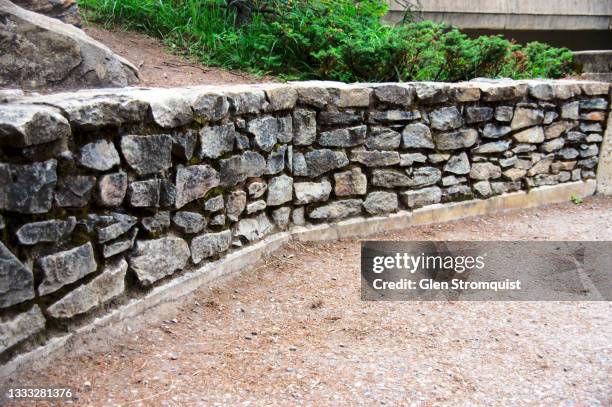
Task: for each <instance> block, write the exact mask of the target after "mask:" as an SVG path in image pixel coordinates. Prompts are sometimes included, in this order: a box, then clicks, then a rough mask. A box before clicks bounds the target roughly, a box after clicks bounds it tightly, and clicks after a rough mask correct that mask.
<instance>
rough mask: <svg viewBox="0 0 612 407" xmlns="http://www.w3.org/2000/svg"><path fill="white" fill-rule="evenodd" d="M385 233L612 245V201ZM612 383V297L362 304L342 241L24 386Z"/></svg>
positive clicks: (517, 393) (191, 402)
mask: <svg viewBox="0 0 612 407" xmlns="http://www.w3.org/2000/svg"><path fill="white" fill-rule="evenodd" d="M376 238H379V239H393V240H410V239H415V240H417V239H424V240H427V239H432V240H433V239H441V240H442V239H456V240H461V239H478V240H495V239H517V240H547V239H550V240H612V199H604V198H597V199H589V200H586V201H585V203H583V204H582V205H579V206H576V205H573V204H571V203H567V204H561V205H556V206H550V207H546V208H540V209H536V210H529V211H518V212H512V213H507V214H501V215H496V216H487V217H481V218H475V219H470V220H464V221H457V222H451V223H447V224H441V225H432V226H423V227H415V228H410V229H406V230H404V231H401V232H398V233H389V234H383V235H380V236H376ZM611 377H612V304H610V303H587V302H582V303H569V302H567V303H552V302H548V303H535V302H530V303H518V302H514V303H508V302H506V303H504V302H496V303H490V302H488V303H477V302H472V303H468V302H456V303H417V302H405V303H397V302H396V303H390V302H375V303H371V302H367V303H366V302H362V301H360V299H359V240H358V239H346V240H342V241H338V242H330V243H316V244H298V243H293V244H291V245H290V246H288V247H287V248H286V249H283V250H282V251H280V252H278V253H277V254H276V255H275V256H274V257H273V258H271V259H269V261H268V262H267V263H266V264H265V265H263V266H262V267H259V268H257V269H255V270H244V273H243V274H242V277H241V278H240V279H234V280H233V281H230V282H228V283H226V284H225V285H224V286H222V287H221V288H218V289H214V290H213V292H212V293H210V292H208V293H207V292H204V291H202V292H198V293H197V294H196V295H195V296H194V298H193V299H190V300H188V301H187V302H186V303H185V304H184V305H183V306H182V307H181V309H180V310H179V311H178V312H177V313H176V315H175V317H174V318H173V319H171V320H168V321H165V322H163V323H155V324H153V323H151V324H149V326H148V327H147V328H146V329H144V330H142V331H140V332H139V333H137V334H134V335H131V336H124V337H116V338H114V339H113V340H112V341H109V347H108V349H106V350H104V349H98V350H95V351H90V352H88V353H86V354H85V355H83V356H80V357H74V358H71V359H67V360H62V361H58V362H56V363H54V364H53V367H52V368H49V369H47V370H46V371H44V372H41V373H35V374H30V375H29V376H28V377H26V378H22V379H18V380H19V382H20V383H30V384H33V383H36V384H55V385H60V384H61V385H69V386H73V387H74V388H76V389H77V391H78V392H79V400H78V404H83V405H92V406H105V405H136V406H137V405H143V406H145V405H146V406H148V405H156V406H157V405H159V406H196V405H198V406H217V405H223V406H242V405H266V406H287V405H307V406H332V405H333V406H343V405H388V406H398V405H402V406H403V405H424V406H431V405H449V406H458V405H483V406H485V405H486V406H489V405H551V406H552V405H554V406H557V405H580V406H597V405H602V406H606V405H608V406H609V405H610V403H611V399H610V395H611V394H612V384H611V383H612V381H611ZM89 384H91V388H89V387H88V386H87V385H89Z"/></svg>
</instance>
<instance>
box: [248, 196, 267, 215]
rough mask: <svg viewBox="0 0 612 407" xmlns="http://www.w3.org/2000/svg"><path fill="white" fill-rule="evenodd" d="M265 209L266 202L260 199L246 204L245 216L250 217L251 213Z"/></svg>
mask: <svg viewBox="0 0 612 407" xmlns="http://www.w3.org/2000/svg"><path fill="white" fill-rule="evenodd" d="M266 207H267V205H266V201H264V200H263V199H260V200H259V201H255V202H251V203H249V204H247V207H246V212H247V215H251V214H253V213H256V212H261V211H263V210H264V209H266Z"/></svg>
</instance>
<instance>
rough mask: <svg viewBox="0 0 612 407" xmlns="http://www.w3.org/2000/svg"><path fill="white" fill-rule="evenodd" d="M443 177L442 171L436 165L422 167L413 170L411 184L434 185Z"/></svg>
mask: <svg viewBox="0 0 612 407" xmlns="http://www.w3.org/2000/svg"><path fill="white" fill-rule="evenodd" d="M441 178H442V172H441V171H440V170H439V169H437V168H435V167H421V168H417V169H415V170H414V171H412V179H411V180H410V184H409V186H411V187H425V186H428V185H433V184H435V183H436V182H438V181H439V180H440V179H441Z"/></svg>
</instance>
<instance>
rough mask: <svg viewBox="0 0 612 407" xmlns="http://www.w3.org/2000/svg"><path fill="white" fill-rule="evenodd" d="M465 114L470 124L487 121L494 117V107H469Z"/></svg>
mask: <svg viewBox="0 0 612 407" xmlns="http://www.w3.org/2000/svg"><path fill="white" fill-rule="evenodd" d="M465 116H466V122H467V123H468V124H471V123H481V122H486V121H489V120H491V119H492V118H493V109H492V108H490V107H468V108H467V109H466V111H465Z"/></svg>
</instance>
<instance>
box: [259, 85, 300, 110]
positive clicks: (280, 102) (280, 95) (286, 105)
mask: <svg viewBox="0 0 612 407" xmlns="http://www.w3.org/2000/svg"><path fill="white" fill-rule="evenodd" d="M265 92H266V96H267V97H268V102H269V105H268V111H278V110H291V109H293V108H294V107H295V104H296V102H297V99H298V94H297V91H296V90H295V89H293V88H292V87H290V86H282V87H278V88H271V89H266V91H265Z"/></svg>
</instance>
